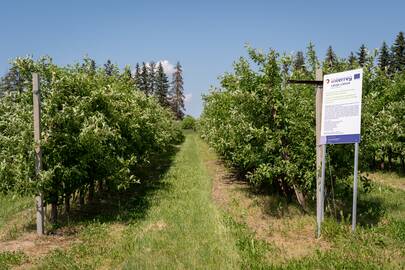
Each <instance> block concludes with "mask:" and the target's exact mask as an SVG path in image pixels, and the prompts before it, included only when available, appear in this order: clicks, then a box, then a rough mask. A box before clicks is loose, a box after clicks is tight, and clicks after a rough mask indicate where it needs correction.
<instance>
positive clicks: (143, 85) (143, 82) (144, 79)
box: [139, 62, 149, 96]
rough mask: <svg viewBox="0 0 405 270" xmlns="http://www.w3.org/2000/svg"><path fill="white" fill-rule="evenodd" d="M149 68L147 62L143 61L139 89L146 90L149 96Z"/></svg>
mask: <svg viewBox="0 0 405 270" xmlns="http://www.w3.org/2000/svg"><path fill="white" fill-rule="evenodd" d="M148 77H149V76H148V68H147V66H146V64H145V62H143V63H142V69H141V74H140V76H139V90H141V91H142V92H144V93H145V94H146V95H147V96H148V95H149V91H148V87H149V85H148V79H149V78H148Z"/></svg>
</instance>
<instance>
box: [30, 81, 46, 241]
mask: <svg viewBox="0 0 405 270" xmlns="http://www.w3.org/2000/svg"><path fill="white" fill-rule="evenodd" d="M32 97H33V111H34V143H35V175H36V176H37V177H38V175H39V173H40V172H41V169H42V151H41V95H40V90H39V75H38V73H33V74H32ZM35 201H36V214H37V234H38V235H39V236H41V235H43V234H44V220H45V218H44V216H45V213H44V203H43V197H42V193H41V192H39V193H38V194H37V196H36V198H35Z"/></svg>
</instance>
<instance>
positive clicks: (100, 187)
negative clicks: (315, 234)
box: [98, 180, 104, 193]
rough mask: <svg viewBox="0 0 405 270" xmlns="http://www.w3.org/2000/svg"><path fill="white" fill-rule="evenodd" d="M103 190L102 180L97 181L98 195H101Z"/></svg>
mask: <svg viewBox="0 0 405 270" xmlns="http://www.w3.org/2000/svg"><path fill="white" fill-rule="evenodd" d="M103 188H104V186H103V180H99V181H98V191H99V192H100V193H102V192H103Z"/></svg>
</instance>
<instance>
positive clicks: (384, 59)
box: [378, 41, 391, 71]
mask: <svg viewBox="0 0 405 270" xmlns="http://www.w3.org/2000/svg"><path fill="white" fill-rule="evenodd" d="M390 58H391V56H390V51H389V49H388V46H387V43H385V41H384V42H383V43H382V45H381V48H380V52H379V56H378V66H379V67H380V69H381V70H385V71H387V70H388V69H389V66H390V62H391V59H390Z"/></svg>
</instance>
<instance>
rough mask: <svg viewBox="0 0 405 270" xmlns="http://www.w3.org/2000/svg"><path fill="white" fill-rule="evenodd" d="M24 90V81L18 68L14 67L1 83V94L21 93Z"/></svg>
mask: <svg viewBox="0 0 405 270" xmlns="http://www.w3.org/2000/svg"><path fill="white" fill-rule="evenodd" d="M23 89H24V80H23V78H22V76H21V74H20V71H19V70H18V68H17V67H16V66H12V67H11V68H10V70H9V71H8V72H7V73H6V75H5V76H4V77H3V78H2V79H1V81H0V92H1V93H2V95H3V93H21V92H22V91H23Z"/></svg>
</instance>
